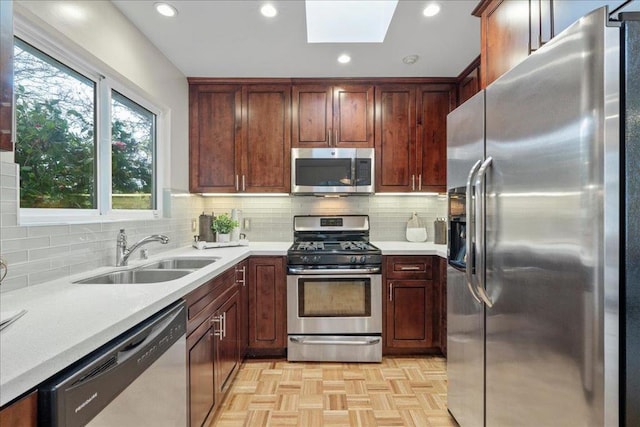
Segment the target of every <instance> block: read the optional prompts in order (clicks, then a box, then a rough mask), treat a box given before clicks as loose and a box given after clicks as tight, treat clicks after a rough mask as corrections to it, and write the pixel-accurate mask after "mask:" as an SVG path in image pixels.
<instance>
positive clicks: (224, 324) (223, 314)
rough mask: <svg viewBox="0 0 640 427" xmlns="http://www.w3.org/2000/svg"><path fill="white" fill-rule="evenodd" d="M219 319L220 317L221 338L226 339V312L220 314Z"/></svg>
mask: <svg viewBox="0 0 640 427" xmlns="http://www.w3.org/2000/svg"><path fill="white" fill-rule="evenodd" d="M220 317H222V336H223V337H224V338H226V337H227V312H226V311H225V312H224V313H222V314H221V315H220ZM220 340H221V341H222V338H220Z"/></svg>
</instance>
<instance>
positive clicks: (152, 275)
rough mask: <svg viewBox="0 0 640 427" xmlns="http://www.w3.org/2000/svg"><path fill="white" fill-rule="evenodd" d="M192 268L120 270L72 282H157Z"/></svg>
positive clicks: (122, 283)
mask: <svg viewBox="0 0 640 427" xmlns="http://www.w3.org/2000/svg"><path fill="white" fill-rule="evenodd" d="M191 272H193V270H166V269H165V270H139V269H136V270H121V271H114V272H112V273H106V274H101V275H99V276H93V277H89V278H88V279H84V280H78V281H77V282H74V283H81V284H95V285H124V284H137V283H158V282H168V281H169V280H176V279H179V278H181V277H184V276H186V275H187V274H189V273H191Z"/></svg>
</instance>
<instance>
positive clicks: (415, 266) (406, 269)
mask: <svg viewBox="0 0 640 427" xmlns="http://www.w3.org/2000/svg"><path fill="white" fill-rule="evenodd" d="M400 270H401V271H417V270H422V268H421V267H419V266H417V265H409V266H404V265H403V266H402V267H400Z"/></svg>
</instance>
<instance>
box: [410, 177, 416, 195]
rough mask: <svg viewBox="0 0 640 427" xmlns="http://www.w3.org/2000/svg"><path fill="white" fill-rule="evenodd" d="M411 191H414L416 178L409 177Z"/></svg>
mask: <svg viewBox="0 0 640 427" xmlns="http://www.w3.org/2000/svg"><path fill="white" fill-rule="evenodd" d="M411 191H416V176H415V175H411Z"/></svg>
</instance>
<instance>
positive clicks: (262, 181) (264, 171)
mask: <svg viewBox="0 0 640 427" xmlns="http://www.w3.org/2000/svg"><path fill="white" fill-rule="evenodd" d="M242 93H243V95H242V104H243V109H244V113H243V150H242V156H241V159H242V168H241V169H242V173H241V177H240V183H241V184H240V185H241V191H246V192H259V193H269V192H272V193H288V192H289V190H290V188H291V175H290V169H291V115H290V111H291V86H289V85H250V86H245V87H244V88H243V89H242Z"/></svg>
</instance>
